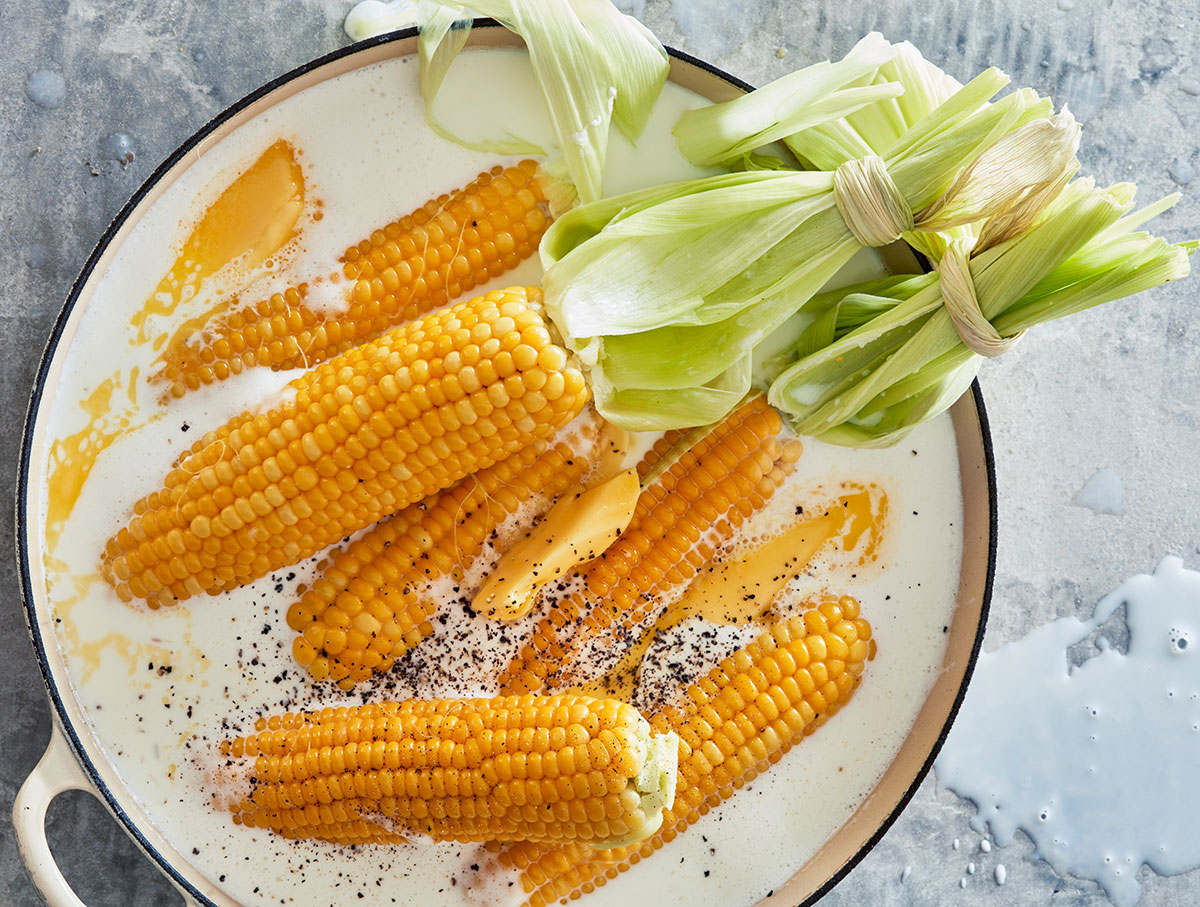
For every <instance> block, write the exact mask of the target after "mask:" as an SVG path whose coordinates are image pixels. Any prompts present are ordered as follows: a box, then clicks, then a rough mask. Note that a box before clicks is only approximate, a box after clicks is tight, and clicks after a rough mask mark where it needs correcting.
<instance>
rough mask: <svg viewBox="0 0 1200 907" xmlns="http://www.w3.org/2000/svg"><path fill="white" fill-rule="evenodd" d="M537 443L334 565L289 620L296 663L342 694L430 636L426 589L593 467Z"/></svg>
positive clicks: (392, 522) (395, 521)
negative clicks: (528, 505)
mask: <svg viewBox="0 0 1200 907" xmlns="http://www.w3.org/2000/svg"><path fill="white" fill-rule="evenodd" d="M594 437H595V433H594V432H584V433H581V437H580V439H579V442H578V444H577V445H576V446H572V445H571V444H568V443H566V442H559V443H557V444H555V445H553V446H549V445H548V444H547V442H545V441H541V440H538V441H535V442H534V443H532V444H530V445H528V446H527V447H525V448H523V449H521V450H519V451H517V452H516V453H515V454H513V455H512V456H511V457H509V458H508V459H505V460H501V461H500V462H499V463H497V464H496V465H494V466H491V467H489V468H487V469H483V470H480V471H479V472H477V473H475V474H474V475H473V476H468V477H467V478H466V479H463V480H462V481H461V482H459V484H457V485H455V486H454V487H453V488H449V489H447V490H446V491H442V492H439V493H438V494H436V495H434V496H433V497H431V498H428V499H426V500H424V501H422V502H420V503H419V504H414V505H412V506H410V507H407V508H405V509H404V510H402V511H400V512H399V513H397V514H395V515H394V516H391V517H389V518H388V519H386V520H383V521H381V522H380V523H378V524H377V525H375V526H374V527H373V528H372V529H371V530H370V531H369V532H367V533H366V534H365V535H363V536H362V537H361V538H359V539H357V540H356V541H354V542H353V543H352V544H351V545H350V546H349V547H347V548H346V550H345V551H344V552H341V553H339V554H337V555H336V556H334V557H333V558H332V559H331V563H330V565H329V566H328V567H327V568H326V569H325V570H324V572H323V573H322V574H321V576H320V577H318V578H317V580H316V581H315V582H314V583H313V585H312V587H311V588H310V589H309V590H308V591H306V592H305V593H304V595H303V597H302V598H301V599H300V601H298V602H296V603H294V604H293V605H292V606H291V608H289V609H288V612H287V622H288V626H290V627H291V628H292V629H293V630H295V631H296V633H297V634H298V635H297V637H296V638H295V640H294V641H293V643H292V654H293V655H294V656H295V658H296V661H298V662H299V663H300V664H301V665H303V666H304V667H305V668H307V670H308V672H309V674H310V675H312V677H313V679H314V680H325V679H329V680H333V681H335V682H336V683H337V684H338V686H340V687H342V688H343V689H349V688H350V687H352V686H353V685H354V684H356V683H359V682H361V681H364V680H366V679H367V678H368V677H370V676H371V674H372V672H384V671H388V670H390V669H391V667H392V664H393V663H394V661H395V660H396V659H397V658H400V657H401V656H403V655H404V654H405V652H407V651H408V650H409V649H410V648H411V647H413V646H415V645H417V644H418V643H419V642H420V641H421V640H423V639H425V638H426V637H427V636H429V635H430V634H431V633H432V632H433V626H432V624H431V623H430V621H429V619H430V618H431V617H432V616H433V613H434V611H435V610H436V608H437V605H438V602H437V601H436V600H435V599H434V598H432V597H431V596H428V595H422V594H421V590H422V587H423V586H424V584H425V583H426V582H427V581H428V580H429V579H432V578H434V577H437V576H444V575H447V574H450V573H451V572H452V571H454V570H456V569H457V568H458V567H459V566H460V565H461V564H462V563H463V562H464V561H466V560H468V559H470V558H471V557H473V556H475V555H476V554H477V553H478V552H479V550H480V549H481V548H482V546H483V543H484V540H485V539H487V538H488V536H490V535H491V533H492V531H493V530H495V528H496V527H497V526H498V525H499V524H500V523H501V521H503V520H504V519H505V518H506V517H508V516H510V515H512V514H513V513H515V512H516V510H517V508H518V507H520V506H521V505H522V504H523V503H524V502H525V501H526V500H528V499H529V498H530V496H531V495H536V494H542V495H545V496H546V497H548V498H550V499H553V498H555V497H556V496H558V495H559V494H561V493H562V492H563V491H565V490H566V489H568V488H570V487H571V486H572V485H574V484H575V483H576V482H578V481H579V480H580V478H581V477H582V476H583V474H584V472H586V471H587V469H588V468H589V466H590V458H589V456H588V453H589V452H590V451H589V450H588V448H589V443H588V442H589V441H590V440H592V439H594Z"/></svg>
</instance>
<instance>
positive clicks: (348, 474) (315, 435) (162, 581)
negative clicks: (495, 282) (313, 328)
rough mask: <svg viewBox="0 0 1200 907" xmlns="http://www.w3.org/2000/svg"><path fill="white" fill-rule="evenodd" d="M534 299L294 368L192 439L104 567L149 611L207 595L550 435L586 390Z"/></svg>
mask: <svg viewBox="0 0 1200 907" xmlns="http://www.w3.org/2000/svg"><path fill="white" fill-rule="evenodd" d="M540 303H541V291H540V290H538V289H537V288H528V289H524V288H513V289H508V290H498V291H495V292H493V293H489V294H487V295H486V296H481V297H478V298H476V299H473V300H470V301H466V302H461V303H458V304H456V305H454V306H451V307H450V308H447V309H443V310H441V311H439V312H435V313H432V314H430V315H427V316H425V317H424V318H422V319H421V320H420V321H415V322H411V323H409V324H407V325H404V326H402V327H399V328H396V329H395V330H393V331H391V332H389V333H388V334H385V335H384V336H383V337H381V338H380V339H379V340H377V341H374V342H372V343H369V344H365V345H364V346H361V347H356V348H354V349H352V350H350V351H349V352H347V353H345V354H344V355H342V356H340V357H338V358H336V359H334V360H331V361H330V362H327V363H325V364H324V365H321V366H319V367H317V368H315V369H313V370H311V371H309V372H306V373H305V374H304V375H302V376H301V377H299V378H297V379H296V380H294V381H293V382H292V383H291V384H290V385H289V388H290V390H291V392H292V399H290V400H288V401H287V402H286V403H284V404H282V405H280V406H278V407H276V408H275V409H273V410H271V411H270V412H268V413H264V414H259V415H246V416H241V417H238V418H236V419H233V420H232V421H231V422H229V423H228V424H227V425H225V426H224V427H223V428H222V429H219V430H217V431H215V432H211V433H209V434H208V435H207V436H206V437H205V438H203V439H201V440H200V441H199V442H197V444H196V446H195V447H193V448H192V451H191V453H190V454H188V455H187V456H186V457H184V458H183V460H182V461H181V462H180V464H179V465H178V467H177V468H175V469H173V470H172V471H171V472H170V473H169V474H168V476H167V478H166V480H165V482H164V486H163V488H162V489H161V490H159V491H156V492H153V493H151V494H149V495H147V496H146V497H145V498H142V499H141V500H140V501H139V502H138V503H137V504H136V505H135V506H134V513H135V516H134V517H133V518H132V519H131V520H130V521H129V524H128V525H127V526H126V527H125V528H123V529H121V530H120V531H119V532H118V533H117V534H116V535H115V536H113V537H112V538H111V539H110V540H109V542H108V544H107V546H106V549H105V551H104V555H103V558H102V562H101V569H102V572H103V574H104V575H105V577H106V578H107V579H108V580H109V582H110V583H111V584H112V585H113V587H114V589H115V590H116V592H117V594H118V595H119V596H120V597H121V598H122V600H125V601H129V600H132V599H134V598H142V599H145V600H146V601H147V602H148V603H149V604H150V605H151V607H158V606H160V605H169V604H173V603H174V602H176V601H178V600H181V599H185V598H188V597H190V596H192V595H196V594H199V593H201V592H208V593H210V594H216V593H218V592H220V591H222V590H224V589H229V588H233V587H235V586H239V585H242V584H244V583H247V582H250V581H251V580H254V579H257V578H258V577H260V576H264V575H266V574H267V573H269V572H271V571H272V570H276V569H279V568H280V567H283V566H287V565H290V564H294V563H297V562H298V561H300V560H303V559H304V558H306V557H309V556H310V555H312V554H314V553H315V552H317V551H320V550H321V549H323V548H326V547H328V546H329V545H331V544H333V543H335V542H337V541H339V540H341V539H342V538H344V537H345V536H347V535H350V534H351V533H353V532H356V531H358V530H360V529H363V528H365V527H367V526H370V525H371V524H372V523H374V522H376V521H378V520H379V519H381V518H382V517H385V516H389V515H390V514H392V513H395V512H396V511H398V510H401V509H403V508H404V507H407V506H408V505H409V504H412V503H415V502H416V501H419V500H421V499H422V498H424V497H427V496H429V495H431V494H434V493H435V492H438V491H440V490H442V489H444V488H447V487H449V486H451V485H453V484H455V483H456V482H458V481H459V480H460V479H462V478H464V477H465V476H468V475H470V474H472V473H474V472H478V471H479V470H480V469H486V468H487V467H489V466H491V465H492V464H493V463H496V462H498V461H500V460H502V459H504V458H505V457H507V456H509V455H511V454H513V453H515V452H516V451H518V450H521V449H522V448H524V447H526V446H527V445H529V444H530V443H531V442H533V441H534V440H536V439H537V438H544V437H547V436H549V435H550V434H552V433H553V432H554V431H556V430H557V429H558V428H561V427H562V426H563V425H565V424H566V423H567V422H569V421H570V420H571V419H572V418H574V416H575V415H577V414H578V413H579V411H580V410H581V409H582V408H583V405H584V403H585V402H586V401H587V396H588V390H587V386H586V384H585V383H584V379H583V375H582V374H581V373H580V372H579V371H578V370H577V369H575V368H573V367H571V366H569V365H568V362H567V354H566V352H564V350H563V349H562V348H561V347H559V346H557V345H555V344H554V343H553V341H552V340H551V337H550V333H549V332H548V331H547V329H546V326H545V324H544V323H543V321H542V318H541V314H540Z"/></svg>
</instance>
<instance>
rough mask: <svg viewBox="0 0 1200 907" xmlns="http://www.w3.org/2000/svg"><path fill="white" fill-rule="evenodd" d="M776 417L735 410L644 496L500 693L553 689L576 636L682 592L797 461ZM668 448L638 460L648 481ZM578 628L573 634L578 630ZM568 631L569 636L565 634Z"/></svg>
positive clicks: (623, 621)
mask: <svg viewBox="0 0 1200 907" xmlns="http://www.w3.org/2000/svg"><path fill="white" fill-rule="evenodd" d="M781 428H782V422H781V420H780V418H779V414H778V413H776V412H775V410H774V409H772V408H771V407H770V406H769V405H767V403H766V401H765V400H764V399H763V398H762V397H756V398H754V399H753V400H751V401H749V402H747V403H746V404H744V405H743V406H741V407H740V408H739V409H737V410H735V411H734V412H733V413H732V414H730V416H729V417H727V418H726V419H725V421H724V422H722V423H721V424H720V425H718V426H717V427H716V428H714V429H713V430H712V431H711V432H710V433H709V434H708V435H706V436H705V437H703V438H702V439H701V440H700V441H699V442H698V443H696V444H695V445H694V446H693V447H692V448H691V449H690V450H689V451H687V452H686V453H684V454H683V456H681V457H680V458H679V459H678V460H677V461H676V462H675V463H674V464H672V466H671V467H670V468H669V469H668V470H667V471H666V472H664V473H663V474H662V475H661V476H660V477H659V478H658V480H657V481H656V482H654V483H653V484H651V485H650V486H649V487H648V488H646V489H645V490H644V491H643V492H642V494H641V496H640V497H639V498H638V502H637V506H636V508H635V510H634V516H633V520H632V521H631V522H630V524H629V527H628V528H627V529H626V530H625V532H624V533H622V535H621V537H620V538H619V539H618V540H617V541H616V542H614V543H613V545H612V546H611V547H610V548H609V549H608V550H607V551H605V552H604V554H602V555H601V556H600V557H599V558H597V559H596V560H594V561H592V562H591V563H590V564H588V565H587V566H586V567H585V568H584V572H583V580H584V590H583V591H582V592H580V593H577V594H575V595H572V596H570V597H568V598H565V599H563V600H560V601H558V602H557V603H556V604H555V606H554V608H552V609H551V611H550V612H549V614H547V616H546V617H544V618H543V619H542V620H541V621H540V622H539V623H538V625H537V627H536V629H535V630H534V632H533V634H532V636H531V638H530V640H529V642H528V644H527V645H525V646H524V647H522V649H521V652H520V653H519V655H518V657H517V658H515V659H513V660H512V662H511V663H510V664H509V665H508V666H507V668H506V669H505V671H504V672H503V673H502V674H501V677H500V682H501V685H502V688H503V689H505V690H507V691H510V692H515V693H526V692H536V691H538V690H542V689H546V688H554V686H556V685H557V683H558V680H557V675H558V674H559V673H560V672H561V671H562V669H563V668H564V667H567V666H568V662H569V652H570V651H571V649H572V648H574V647H576V646H577V645H578V643H579V636H580V634H596V633H600V632H603V631H605V630H607V629H608V628H610V627H612V626H613V625H614V624H615V623H616V624H620V625H621V626H622V627H624V628H626V629H631V628H632V627H633V626H634V625H636V624H637V623H638V622H639V621H640V620H641V619H642V618H643V617H645V613H646V609H647V608H648V607H650V606H651V605H653V604H654V603H655V602H657V601H659V600H660V596H661V594H662V593H664V592H666V591H668V590H670V589H671V588H673V587H677V586H679V585H681V584H685V583H687V582H689V581H691V579H692V578H693V577H694V576H695V575H696V572H697V570H699V569H700V568H701V567H702V565H704V564H705V563H707V562H708V560H709V559H711V557H712V555H713V553H714V544H715V540H717V539H719V538H722V537H727V536H729V535H730V534H731V533H732V532H733V530H734V529H735V528H737V527H738V526H740V525H741V524H742V523H743V522H744V521H745V519H746V518H747V517H748V516H749V515H750V514H752V513H754V512H755V511H756V510H758V509H759V508H761V507H762V505H763V504H764V503H765V501H766V500H767V499H768V498H770V496H771V495H772V494H773V493H774V491H775V489H776V488H778V486H779V485H780V484H781V483H782V481H783V479H784V478H785V477H786V474H787V472H788V471H789V470H790V468H791V466H792V463H793V462H794V459H795V458H794V455H793V451H792V449H791V448H788V447H787V446H786V445H784V444H781V443H780V441H779V439H778V434H779V431H780V429H781ZM673 441H674V437H673V436H672V435H670V434H668V436H667V437H665V438H663V439H661V440H660V441H659V442H658V443H657V444H656V445H655V448H654V449H653V451H651V453H650V454H649V455H648V456H647V457H646V458H645V459H644V461H643V463H642V464H641V467H640V468H639V469H640V471H641V472H643V474H644V473H646V472H648V471H649V470H650V469H651V468H652V467H653V465H654V464H655V463H656V462H657V461H658V459H659V458H660V457H662V456H663V455H664V454H666V452H667V450H668V449H669V448H670V446H671V444H672V443H673ZM577 622H578V626H575V625H576V623H577ZM568 628H571V629H572V630H573V634H574V635H573V637H572V635H571V634H567V635H566V636H563V635H561V634H562V633H563V631H565V630H567V629H568Z"/></svg>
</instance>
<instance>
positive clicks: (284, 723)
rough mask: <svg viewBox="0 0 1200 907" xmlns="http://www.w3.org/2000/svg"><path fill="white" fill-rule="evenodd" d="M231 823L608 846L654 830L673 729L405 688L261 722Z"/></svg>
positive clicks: (671, 763)
mask: <svg viewBox="0 0 1200 907" xmlns="http://www.w3.org/2000/svg"><path fill="white" fill-rule="evenodd" d="M257 730H258V731H259V732H258V733H257V734H254V735H251V736H248V737H239V738H236V739H234V740H231V741H225V742H224V743H223V744H222V752H223V753H224V754H225V755H226V756H229V757H232V758H234V759H240V758H243V757H245V758H251V759H253V760H254V762H253V777H252V782H251V783H252V789H251V791H250V792H249V794H248V795H247V796H245V797H243V798H240V799H238V800H237V801H236V802H234V803H232V804H231V808H232V811H233V813H234V821H235V822H236V823H238V824H241V825H246V826H252V827H256V828H269V829H273V830H275V831H277V832H279V833H281V834H284V835H287V836H289V837H305V838H318V839H323V840H329V841H333V842H336V843H356V842H359V841H365V840H380V841H387V840H394V839H395V837H396V836H403V835H404V834H406V833H411V832H420V833H423V834H426V835H429V836H431V837H432V838H434V839H435V840H439V841H442V840H452V841H462V842H466V841H545V842H551V843H570V842H583V843H587V844H591V845H595V846H612V845H613V843H614V842H623V843H628V842H634V841H640V840H642V839H644V838H645V837H646V836H647V835H649V834H652V833H653V832H654V831H655V830H657V829H658V827H659V826H660V824H661V822H662V814H663V810H664V809H665V808H666V807H667V806H668V805H669V804H670V803H671V802H673V797H674V789H675V776H676V758H677V755H678V752H679V743H678V738H677V737H676V736H675V735H674V734H673V733H667V734H662V735H659V734H654V733H652V732H651V728H650V725H649V723H648V722H647V721H646V719H645V718H643V717H642V716H641V715H640V714H638V712H637V710H636V709H635V708H633V706H630V705H627V704H625V703H622V702H618V701H616V700H613V699H594V698H592V697H587V696H577V695H559V696H513V697H498V698H495V699H434V700H416V699H410V700H406V701H402V702H387V703H379V704H371V705H363V706H358V707H353V708H338V709H334V708H329V709H325V710H324V711H322V712H319V713H299V714H291V713H289V714H287V715H283V716H276V717H273V718H271V719H269V720H267V719H260V721H259V724H258V728H257Z"/></svg>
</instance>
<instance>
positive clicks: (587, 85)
mask: <svg viewBox="0 0 1200 907" xmlns="http://www.w3.org/2000/svg"><path fill="white" fill-rule="evenodd" d="M468 9H469V10H470V13H472V14H477V15H482V16H490V17H491V18H494V19H496V20H497V21H499V22H500V23H501V24H502V25H504V26H505V27H506V28H508V29H509V30H510V31H513V32H515V33H516V34H518V35H520V36H521V37H522V38H523V39H524V40H525V44H526V46H527V47H528V49H529V58H530V61H531V63H532V65H533V71H534V74H535V76H536V77H537V80H538V84H539V85H540V86H541V89H542V94H543V96H544V98H545V101H546V110H547V112H548V113H549V116H550V125H551V127H552V128H553V130H554V135H555V137H556V139H557V140H558V145H559V153H560V154H561V155H562V157H563V159H564V161H565V162H566V167H567V172H568V173H569V175H570V178H571V181H572V182H573V183H574V184H575V187H576V189H577V191H578V193H579V197H580V199H582V200H583V201H585V202H588V201H594V200H596V199H599V198H600V197H601V196H602V194H603V193H602V186H603V176H604V161H605V156H606V153H607V150H608V133H609V125H610V123H612V122H615V123H616V125H617V128H618V129H620V130H621V132H623V133H624V134H625V135H626V136H627V137H628V138H629V139H630V140H633V139H635V138H636V137H637V136H638V135H639V134H640V132H641V130H642V128H643V127H644V126H645V123H646V119H647V118H648V117H649V115H650V109H651V108H652V107H653V106H654V102H655V101H656V100H657V98H658V95H659V93H660V92H661V90H662V86H663V84H664V82H665V81H666V78H667V69H668V60H667V54H666V51H665V50H664V49H663V47H662V45H661V44H660V43H659V42H658V39H657V38H655V37H654V35H652V34H651V33H650V31H649V30H648V29H647V28H646V27H645V26H644V25H642V24H641V23H640V22H638V21H637V20H636V19H634V18H633V17H632V16H627V15H624V14H622V13H621V12H619V11H618V10H617V9H616V7H614V6H613V5H612V4H611V3H610V2H609V0H472V2H471V3H470V4H469V5H467V6H464V5H461V4H457V3H447V2H442V0H421V6H420V11H421V26H420V27H421V35H420V46H421V91H422V95H423V96H424V98H425V105H426V113H427V116H428V115H429V113H430V111H431V110H432V105H433V100H434V98H435V97H436V95H437V90H438V88H439V87H440V85H441V83H442V80H443V79H444V77H445V73H446V70H447V69H448V68H449V66H450V63H451V62H452V61H453V59H454V57H455V56H456V55H457V54H458V52H459V51H460V50H461V49H462V45H463V42H464V41H465V37H464V33H465V26H461V23H462V21H463V20H464V19H465V18H466V17H467V16H468ZM456 22H458V23H459V24H460V26H459V27H451V26H452V25H453V24H454V23H456ZM430 123H431V125H433V126H434V128H435V129H438V128H439V126H438V125H437V124H436V123H435V122H434V120H432V119H431V120H430ZM443 134H445V133H444V130H443ZM447 137H449V138H452V139H453V140H455V141H458V142H459V143H460V144H464V145H466V146H467V147H478V145H477V144H474V143H470V142H466V141H463V140H462V139H461V138H457V137H454V136H447ZM489 147H490V148H491V149H492V150H499V149H501V148H505V149H510V150H508V151H507V152H506V153H515V154H525V153H531V152H530V150H529V149H528V147H527V146H521V145H520V142H519V140H512V142H511V143H509V142H508V141H507V140H500V141H498V142H496V143H493V144H491V145H490V146H489ZM517 148H521V149H522V150H512V149H517ZM535 150H537V149H536V146H535Z"/></svg>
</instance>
